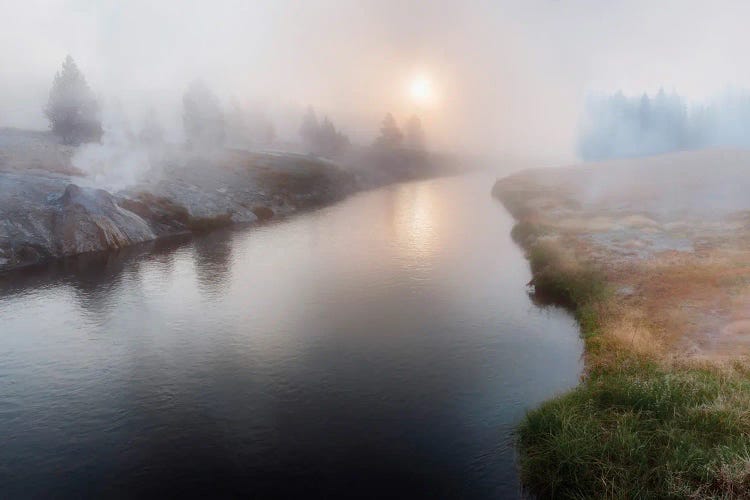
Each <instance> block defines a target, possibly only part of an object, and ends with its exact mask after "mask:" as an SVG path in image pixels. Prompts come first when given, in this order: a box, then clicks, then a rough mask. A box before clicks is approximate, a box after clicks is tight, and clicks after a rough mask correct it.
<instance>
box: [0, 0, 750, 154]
mask: <svg viewBox="0 0 750 500" xmlns="http://www.w3.org/2000/svg"><path fill="white" fill-rule="evenodd" d="M0 12H2V13H3V18H4V21H3V27H2V30H0V126H17V127H29V128H45V127H46V122H45V120H44V117H43V114H42V107H43V106H44V103H45V102H46V99H47V93H48V91H49V87H50V84H51V82H52V78H53V76H54V73H55V72H56V71H57V70H58V69H59V67H60V64H61V62H62V60H63V59H64V57H65V56H66V55H67V54H71V55H72V56H73V57H74V58H75V60H76V62H77V63H78V65H79V67H80V68H81V69H82V71H83V72H84V74H85V75H86V77H87V79H88V81H89V84H90V85H91V87H92V88H93V89H94V90H95V92H97V94H98V95H99V96H100V97H101V98H102V99H103V100H106V99H112V98H117V99H119V100H120V102H121V103H122V104H123V106H124V107H125V108H126V109H129V110H137V109H140V108H142V107H144V106H149V105H153V106H155V107H156V108H157V109H158V110H159V111H160V113H161V114H162V116H163V118H164V120H165V121H167V122H170V123H172V124H175V125H176V124H177V123H179V121H178V120H179V115H178V105H179V102H180V99H181V97H182V93H183V92H184V90H185V88H186V87H187V85H188V83H189V82H190V81H191V80H192V79H194V78H196V77H200V78H203V79H204V80H205V81H206V82H207V83H208V84H209V85H210V86H211V87H212V88H213V89H214V90H215V91H216V92H217V94H218V95H220V97H221V98H222V100H223V102H225V103H226V102H228V101H229V99H230V98H231V97H233V96H234V97H237V98H238V99H239V100H241V101H243V102H255V103H258V102H260V103H263V104H264V106H265V107H266V108H267V109H268V110H269V111H270V112H271V113H272V114H273V116H274V118H275V119H276V120H277V122H280V123H279V129H280V130H279V132H280V134H282V135H294V134H295V133H296V127H297V125H298V123H297V120H298V119H299V116H298V115H297V113H298V111H299V110H300V109H302V108H303V107H304V106H306V105H307V104H312V105H314V106H316V108H317V109H319V110H320V111H321V112H323V113H327V114H329V115H330V116H331V117H332V119H333V120H334V122H336V124H337V125H339V126H340V127H341V128H342V129H343V130H344V131H345V132H347V133H349V135H350V136H351V137H352V139H353V140H355V141H359V142H367V141H368V140H370V139H371V137H372V136H373V135H374V134H375V131H376V129H377V127H378V125H379V121H380V119H381V118H382V116H383V115H384V114H385V113H386V112H388V111H391V112H393V113H394V114H395V115H396V117H397V119H399V121H401V122H403V121H404V120H405V119H406V118H407V117H408V115H410V114H411V113H413V112H415V111H418V112H420V114H421V115H422V116H423V120H424V122H425V127H426V129H427V134H428V138H429V139H430V140H432V142H433V144H435V145H437V146H439V147H442V148H446V149H451V150H467V149H473V150H480V151H484V152H493V153H511V154H516V155H532V156H548V157H556V158H561V159H567V158H572V156H573V154H574V149H575V136H576V129H577V126H578V119H579V114H580V111H581V109H582V103H583V100H584V97H585V95H586V93H587V92H589V91H592V90H595V91H603V92H609V91H614V90H617V89H623V90H624V91H625V92H632V93H639V92H643V91H649V92H655V91H656V90H657V89H658V88H659V87H662V86H663V87H664V88H665V89H667V90H673V89H674V90H677V91H679V92H680V93H681V94H682V95H684V96H686V97H688V98H689V99H696V100H699V99H703V98H706V97H707V96H709V95H711V94H714V93H716V92H718V91H721V90H722V89H724V88H726V87H727V86H735V87H745V88H750V56H749V55H748V53H747V47H748V46H750V43H748V42H750V30H748V29H747V24H748V22H747V19H750V16H749V14H750V3H748V2H744V1H740V0H737V1H691V0H679V1H678V0H665V1H659V2H653V1H649V0H632V1H607V0H517V1H482V2H480V1H465V0H451V1H448V0H442V1H431V2H417V1H405V0H400V1H390V0H352V1H343V0H340V1H332V0H319V1H318V0H315V1H314V0H307V1H294V0H272V1H259V0H256V1H250V2H249V1H211V2H208V1H205V2H199V1H195V2H187V1H180V0H160V1H158V2H157V1H145V0H143V1H142V0H131V1H127V2H122V1H104V0H98V1H95V0H57V1H55V0H48V1H35V0H25V1H20V0H19V1H13V0H0ZM418 75H425V76H426V77H427V78H429V79H430V80H432V81H433V85H434V88H435V91H436V94H437V98H436V102H435V103H434V104H433V105H431V106H426V107H421V109H420V107H418V106H417V105H416V104H415V103H414V102H413V101H412V100H411V99H410V98H409V95H408V91H407V90H408V85H409V82H410V81H411V80H412V79H413V78H415V77H416V76H418Z"/></svg>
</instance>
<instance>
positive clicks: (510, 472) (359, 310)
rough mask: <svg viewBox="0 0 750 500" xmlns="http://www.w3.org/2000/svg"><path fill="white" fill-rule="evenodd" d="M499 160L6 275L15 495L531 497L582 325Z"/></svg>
mask: <svg viewBox="0 0 750 500" xmlns="http://www.w3.org/2000/svg"><path fill="white" fill-rule="evenodd" d="M493 180H494V177H492V176H488V175H484V174H481V175H480V174H474V175H466V176H460V177H449V178H440V179H432V180H426V181H419V182H411V183H404V184H399V185H393V186H389V187H385V188H382V189H379V190H374V191H370V192H364V193H359V194H357V195H354V196H352V197H350V198H348V199H347V200H345V201H343V202H341V203H339V204H337V205H335V206H331V207H327V208H324V209H320V210H317V211H313V212H308V213H305V214H302V215H299V216H295V217H293V218H289V219H286V220H281V221H277V222H273V223H270V224H267V225H263V226H260V227H249V228H235V229H228V230H219V231H215V232H212V233H209V234H205V235H201V236H197V237H194V238H187V239H181V240H170V241H162V242H158V243H156V244H152V245H145V246H142V247H137V248H131V249H126V250H123V251H120V252H110V253H105V254H93V255H87V256H79V257H77V258H72V259H68V260H65V261H62V262H56V263H52V264H49V265H47V266H43V267H40V268H34V269H27V270H23V271H19V272H13V273H10V274H7V275H5V276H0V432H1V434H0V497H3V498H11V497H24V498H29V497H35V496H55V497H71V496H74V497H80V496H84V497H92V496H118V497H120V496H145V495H149V496H150V495H169V496H175V495H206V496H234V495H242V496H253V497H283V496H292V495H299V496H301V495H305V496H306V497H311V496H317V495H320V496H329V497H330V496H346V497H383V496H386V495H387V496H389V497H393V496H412V497H413V496H420V495H424V496H431V497H435V496H441V497H464V498H513V497H518V496H519V495H520V490H519V484H518V475H517V472H516V465H515V451H514V447H513V431H514V426H515V425H516V424H517V423H518V422H519V420H520V419H521V418H522V416H523V414H524V412H525V411H526V410H527V409H529V408H532V407H534V406H535V405H537V404H539V403H540V402H541V401H543V400H544V399H546V398H548V397H550V396H552V395H554V394H557V393H560V392H562V391H564V390H565V389H567V388H570V387H572V386H574V385H575V384H576V383H577V381H578V377H579V374H580V371H581V368H582V366H581V351H582V346H581V341H580V339H579V336H578V329H577V326H576V324H575V322H574V320H573V319H572V318H571V316H570V315H569V314H568V313H566V312H565V311H562V310H560V309H557V308H539V307H537V306H535V305H533V304H532V302H531V301H530V300H529V297H528V296H527V293H526V290H525V284H526V282H528V280H529V278H530V275H529V269H528V264H527V262H526V261H525V260H524V257H523V254H522V252H521V250H520V249H519V248H518V247H517V246H516V245H515V244H514V243H513V241H512V240H511V238H510V229H511V227H512V224H513V221H512V219H511V218H510V216H509V215H508V214H507V213H506V211H505V210H504V209H503V207H502V206H501V205H500V204H499V203H498V202H496V201H495V200H493V199H492V197H491V196H490V189H491V186H492V182H493Z"/></svg>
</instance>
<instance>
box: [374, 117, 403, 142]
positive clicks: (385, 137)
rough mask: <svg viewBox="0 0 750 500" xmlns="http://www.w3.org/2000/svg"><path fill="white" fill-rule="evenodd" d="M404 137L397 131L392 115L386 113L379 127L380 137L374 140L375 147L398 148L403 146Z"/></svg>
mask: <svg viewBox="0 0 750 500" xmlns="http://www.w3.org/2000/svg"><path fill="white" fill-rule="evenodd" d="M403 142H404V135H403V134H402V133H401V130H399V128H398V125H397V124H396V120H395V119H394V118H393V115H392V114H390V113H388V114H387V115H385V118H384V119H383V124H382V125H381V126H380V136H379V137H378V138H377V139H376V140H375V145H377V146H380V147H383V148H388V149H392V148H399V147H401V146H402V145H403Z"/></svg>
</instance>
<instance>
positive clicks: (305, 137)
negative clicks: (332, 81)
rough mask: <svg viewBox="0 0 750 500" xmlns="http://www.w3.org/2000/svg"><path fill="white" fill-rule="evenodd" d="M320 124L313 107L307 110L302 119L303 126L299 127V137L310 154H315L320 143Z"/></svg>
mask: <svg viewBox="0 0 750 500" xmlns="http://www.w3.org/2000/svg"><path fill="white" fill-rule="evenodd" d="M320 130H321V129H320V122H318V117H317V115H316V114H315V110H314V109H313V108H312V106H310V107H308V108H307V112H306V113H305V116H304V117H303V118H302V125H300V127H299V135H300V137H301V138H302V142H303V143H304V144H305V147H306V148H307V150H308V151H310V152H315V151H316V150H317V148H318V143H319V141H320Z"/></svg>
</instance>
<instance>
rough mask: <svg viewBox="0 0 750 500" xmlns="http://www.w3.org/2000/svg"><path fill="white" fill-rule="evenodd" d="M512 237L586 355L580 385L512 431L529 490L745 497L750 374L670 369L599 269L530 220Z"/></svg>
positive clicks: (699, 367)
mask: <svg viewBox="0 0 750 500" xmlns="http://www.w3.org/2000/svg"><path fill="white" fill-rule="evenodd" d="M501 198H502V197H501ZM513 237H514V238H515V239H516V241H518V242H519V243H520V244H521V245H522V246H523V247H524V249H525V250H526V252H527V256H528V258H529V261H530V265H531V270H532V275H533V280H532V284H533V285H534V290H535V294H536V295H537V297H538V298H540V299H542V300H544V301H547V302H555V303H558V304H562V305H564V306H566V307H568V308H570V309H571V310H572V311H573V312H574V314H575V316H576V318H577V319H578V322H579V324H580V327H581V332H582V336H583V338H584V342H585V357H586V374H585V377H584V379H583V381H582V382H581V384H580V385H579V386H578V387H576V388H575V389H573V390H572V391H570V392H569V393H567V394H564V395H562V396H560V397H557V398H555V399H553V400H550V401H547V402H546V403H544V404H543V405H542V406H541V407H539V408H537V409H535V410H533V411H531V412H529V413H528V414H527V416H526V417H525V419H524V420H523V422H522V424H521V425H520V427H519V430H518V442H519V453H520V468H521V477H522V481H523V483H524V486H525V488H526V489H527V490H528V491H529V492H531V493H533V494H536V495H537V496H539V497H541V498H549V497H559V498H685V497H692V498H737V497H741V498H747V497H750V376H749V375H750V371H748V369H747V368H743V366H742V365H740V364H736V365H722V366H717V365H715V364H714V365H709V364H698V363H684V362H677V361H674V359H672V358H670V357H669V356H668V355H667V354H666V353H665V352H663V350H661V349H660V347H659V345H658V343H657V342H655V341H653V337H651V336H650V335H649V328H650V326H651V325H649V323H648V319H647V318H645V319H644V318H642V317H638V315H637V311H635V310H633V309H632V308H631V307H629V306H628V305H627V304H623V301H622V300H621V297H620V296H619V295H618V294H617V293H615V292H614V291H613V290H611V289H610V288H611V287H610V286H609V285H608V280H607V276H606V273H605V272H604V271H603V270H601V269H598V268H597V266H596V265H595V264H593V263H590V262H581V261H580V260H577V258H576V255H575V253H574V252H572V251H570V250H568V246H567V245H565V243H564V242H563V241H562V240H561V239H560V238H555V237H550V236H548V235H547V231H546V229H545V228H544V227H540V226H538V225H536V224H534V222H533V221H529V220H524V219H522V220H521V222H519V224H518V225H517V226H516V227H515V228H514V231H513Z"/></svg>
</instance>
